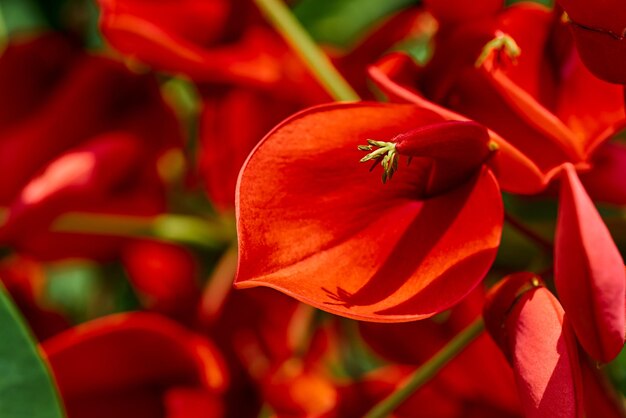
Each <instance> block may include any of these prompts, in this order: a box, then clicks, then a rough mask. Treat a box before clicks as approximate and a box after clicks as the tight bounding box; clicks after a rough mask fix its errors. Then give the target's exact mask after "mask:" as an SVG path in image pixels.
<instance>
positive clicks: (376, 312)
mask: <svg viewBox="0 0 626 418" xmlns="http://www.w3.org/2000/svg"><path fill="white" fill-rule="evenodd" d="M440 120H441V119H440V118H439V117H438V116H437V115H435V114H433V113H431V112H429V111H426V110H424V109H421V108H419V107H416V106H407V105H405V106H401V105H383V104H368V103H360V104H336V105H328V106H321V107H317V108H313V109H310V110H308V111H304V112H302V113H300V114H298V115H296V116H294V117H292V118H291V119H289V120H287V121H286V122H284V123H283V124H282V125H280V126H279V127H277V128H276V129H275V130H274V131H273V132H271V133H270V134H269V135H268V136H267V137H266V138H265V139H264V140H263V141H262V142H261V143H260V144H259V146H258V147H257V148H256V150H255V151H254V152H253V153H252V154H251V156H250V157H249V159H248V161H247V163H246V165H245V166H244V169H243V171H242V173H241V174H240V179H239V189H238V206H237V210H238V222H239V224H238V227H239V237H240V264H239V271H238V277H237V281H236V284H237V285H238V287H251V286H259V285H263V286H269V287H273V288H276V289H278V290H281V291H283V292H285V293H287V294H289V295H291V296H294V297H296V298H297V299H299V300H301V301H304V302H306V303H309V304H312V305H314V306H316V307H318V308H321V309H324V310H327V311H330V312H333V313H337V314H340V315H344V316H349V317H353V318H359V319H368V320H376V321H408V320H412V319H419V318H423V317H427V316H431V315H433V314H435V313H437V312H440V311H441V310H443V309H445V308H447V307H449V306H451V305H453V304H455V303H456V302H457V301H459V300H460V299H461V298H463V297H464V296H465V295H466V294H467V293H469V292H470V290H471V289H472V288H473V287H474V286H476V284H477V283H478V282H479V281H480V280H481V279H482V278H483V276H484V274H485V273H486V271H487V270H488V268H489V266H490V265H491V262H492V261H493V257H494V254H495V249H496V248H497V246H498V244H499V239H500V232H501V227H502V205H501V201H500V194H499V190H498V187H497V185H496V183H495V182H494V179H493V177H492V175H491V174H490V173H489V172H488V171H487V170H482V171H481V172H480V173H479V174H478V175H477V176H475V177H473V178H468V179H467V181H466V182H465V183H464V184H460V185H459V186H458V187H457V188H456V189H454V190H451V191H450V192H449V193H447V194H442V195H439V196H436V197H433V198H430V199H426V200H421V201H420V200H418V199H419V196H420V195H421V194H422V190H423V189H424V181H425V180H427V179H428V175H427V173H428V166H424V165H423V164H422V163H420V162H415V161H414V162H413V163H412V164H411V165H409V166H404V164H405V162H404V161H402V163H401V164H400V168H399V170H398V173H397V174H396V175H395V176H394V178H393V180H391V181H390V182H389V184H386V185H383V184H381V182H380V179H379V177H378V175H374V174H371V173H369V172H368V170H367V167H364V166H363V165H361V164H359V163H358V159H359V158H360V157H362V156H363V154H362V153H360V152H359V151H358V150H357V145H359V144H363V143H365V140H366V139H368V138H374V139H378V140H387V141H388V140H390V139H391V138H393V137H394V136H396V135H397V134H399V133H401V132H406V131H409V130H412V129H415V128H417V127H420V126H423V125H424V124H427V123H432V122H438V121H440ZM425 170H426V171H425ZM461 272H463V273H461Z"/></svg>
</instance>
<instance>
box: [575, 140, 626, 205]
mask: <svg viewBox="0 0 626 418" xmlns="http://www.w3.org/2000/svg"><path fill="white" fill-rule="evenodd" d="M592 163H593V165H592V169H591V170H590V171H587V172H585V173H582V174H580V175H579V177H580V180H581V181H582V183H583V184H584V185H585V190H587V192H588V193H589V196H591V198H592V200H594V201H602V202H607V203H612V204H614V205H626V147H625V146H624V145H622V144H621V143H619V142H613V143H609V144H603V145H602V146H600V147H599V148H598V149H597V151H596V152H594V154H593V161H592Z"/></svg>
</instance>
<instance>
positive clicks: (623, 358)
mask: <svg viewBox="0 0 626 418" xmlns="http://www.w3.org/2000/svg"><path fill="white" fill-rule="evenodd" d="M607 369H608V372H609V377H610V378H611V380H612V381H613V383H614V384H615V387H616V388H617V390H619V391H620V392H621V393H622V395H626V349H622V352H621V353H620V354H619V356H617V358H616V359H615V360H613V361H612V362H611V363H610V364H609V365H608V366H607Z"/></svg>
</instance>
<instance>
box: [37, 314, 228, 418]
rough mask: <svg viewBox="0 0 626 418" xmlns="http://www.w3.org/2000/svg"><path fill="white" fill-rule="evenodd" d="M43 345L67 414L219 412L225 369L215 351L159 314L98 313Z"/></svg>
mask: <svg viewBox="0 0 626 418" xmlns="http://www.w3.org/2000/svg"><path fill="white" fill-rule="evenodd" d="M42 349H43V352H44V353H45V355H46V357H47V359H48V361H49V363H50V366H51V368H52V371H53V374H54V377H55V380H56V382H57V384H58V387H59V390H60V392H61V395H62V397H63V402H64V403H65V407H66V410H67V414H68V417H69V418H82V417H84V418H99V417H111V416H115V417H120V418H125V417H129V418H130V417H133V418H139V417H141V418H144V417H145V418H160V417H163V418H165V417H169V418H183V417H207V416H211V417H219V416H222V413H223V409H224V406H223V402H222V400H221V395H222V393H223V392H224V390H225V389H226V388H227V385H228V375H227V372H226V369H225V367H224V365H223V361H222V359H221V356H220V354H219V352H218V351H217V350H216V349H215V348H214V347H213V345H212V344H211V343H210V342H209V341H208V340H207V339H205V338H204V337H202V336H200V335H198V334H194V333H192V332H190V331H187V330H186V329H184V328H182V327H181V326H179V325H177V324H176V323H174V322H171V321H170V320H168V319H167V318H165V317H162V316H159V315H156V314H147V313H127V314H119V315H112V316H107V317H103V318H100V319H97V320H94V321H91V322H88V323H85V324H82V325H80V326H78V327H75V328H73V329H70V330H68V331H66V332H63V333H61V334H59V335H57V336H55V337H53V338H51V339H49V340H47V341H45V342H44V343H43V344H42Z"/></svg>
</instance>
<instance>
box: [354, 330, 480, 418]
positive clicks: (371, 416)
mask: <svg viewBox="0 0 626 418" xmlns="http://www.w3.org/2000/svg"><path fill="white" fill-rule="evenodd" d="M484 329H485V324H484V322H483V320H482V318H478V319H477V320H476V321H474V322H473V323H472V324H470V325H469V326H468V327H467V328H465V329H464V330H463V331H461V333H459V334H457V335H456V336H455V337H454V338H453V339H452V340H451V341H450V342H449V343H448V344H447V345H446V346H445V347H443V348H442V349H441V350H439V351H438V352H437V353H436V354H435V355H434V356H433V357H432V358H431V359H430V360H428V361H427V362H426V363H424V364H423V365H422V366H421V367H420V368H419V369H417V370H416V371H415V372H414V373H413V374H412V375H411V376H409V377H408V378H407V379H406V380H405V381H404V382H403V383H401V384H400V387H399V388H398V389H396V390H395V391H394V392H393V393H392V394H391V395H389V396H388V397H386V398H385V399H383V400H382V401H380V402H379V403H378V404H377V405H375V406H374V407H373V408H372V409H371V410H370V412H369V413H368V414H367V415H366V416H365V418H384V417H387V416H389V414H391V413H392V412H393V411H394V410H395V409H396V408H397V407H398V406H400V405H401V404H402V403H403V402H404V401H405V400H406V399H407V398H409V397H410V396H411V395H412V394H414V393H415V391H417V390H418V389H419V388H420V387H421V386H422V385H424V384H425V383H426V382H428V381H429V380H430V379H431V378H432V377H433V376H435V375H436V374H437V373H438V372H439V371H440V370H441V369H442V368H443V367H444V366H445V365H446V364H448V362H449V361H450V360H452V359H453V358H455V357H456V356H457V355H459V354H460V353H461V352H462V351H463V350H464V349H465V347H467V346H468V345H469V344H470V343H471V342H472V341H474V339H476V337H478V336H479V335H480V334H481V333H482V332H483V330H484Z"/></svg>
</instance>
